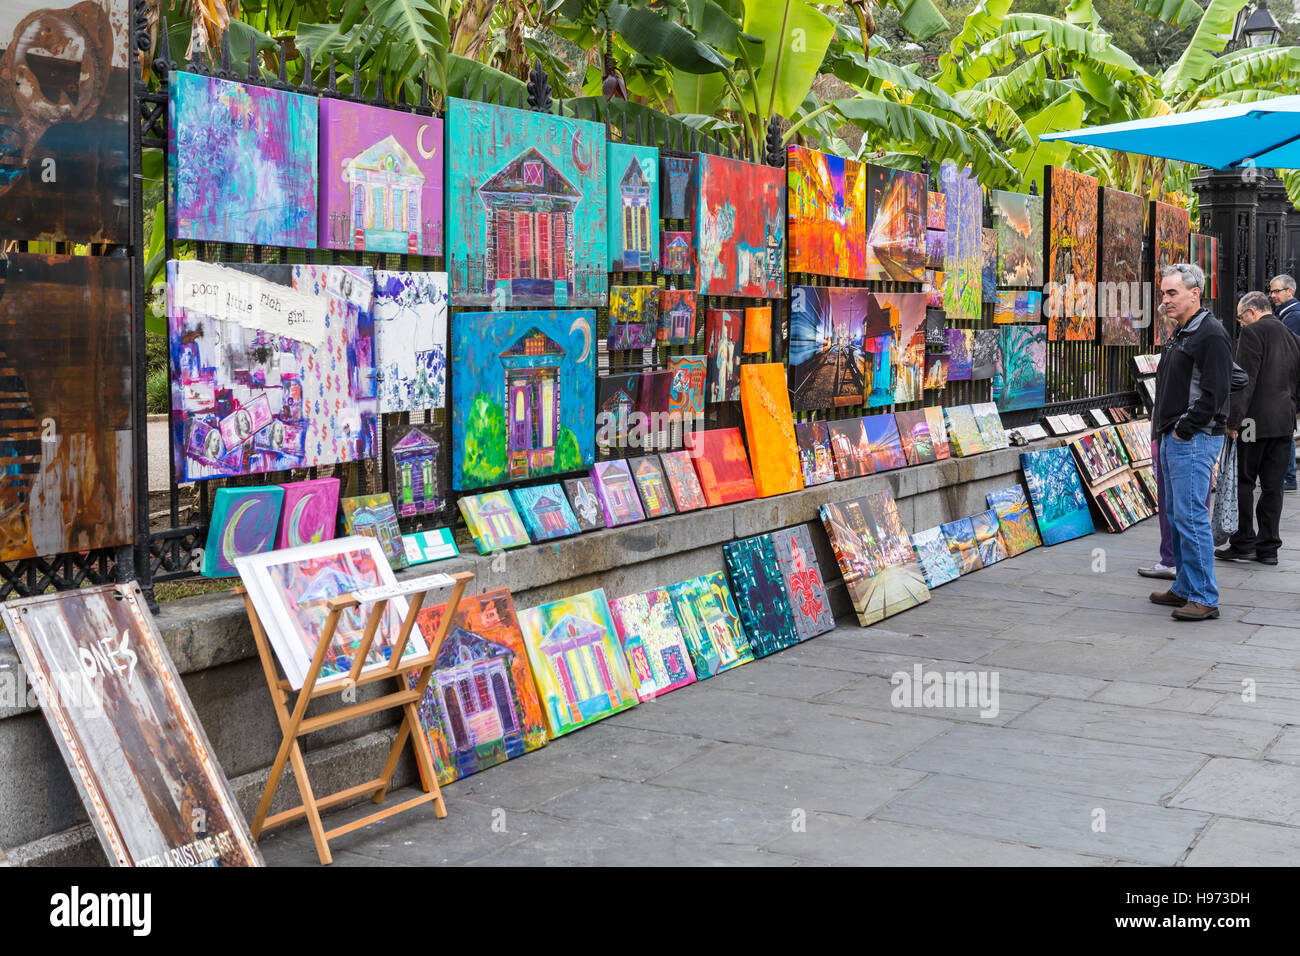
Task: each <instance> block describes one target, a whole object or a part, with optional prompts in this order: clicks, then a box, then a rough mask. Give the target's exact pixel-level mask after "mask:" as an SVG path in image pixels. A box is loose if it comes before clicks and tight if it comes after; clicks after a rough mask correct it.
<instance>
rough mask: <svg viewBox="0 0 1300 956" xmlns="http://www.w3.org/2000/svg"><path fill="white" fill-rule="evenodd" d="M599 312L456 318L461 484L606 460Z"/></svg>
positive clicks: (455, 469) (456, 463) (456, 442)
mask: <svg viewBox="0 0 1300 956" xmlns="http://www.w3.org/2000/svg"><path fill="white" fill-rule="evenodd" d="M595 328H596V314H595V312H593V311H591V310H590V309H583V310H576V311H569V312H461V313H459V314H457V315H455V316H453V318H452V357H453V358H452V361H453V363H454V374H453V377H452V400H453V403H452V415H451V433H452V455H451V484H452V487H453V488H456V489H457V490H460V489H464V488H485V487H490V486H492V485H499V484H503V483H505V482H507V481H515V480H518V479H524V478H540V477H543V476H546V475H556V474H561V473H563V472H566V471H576V470H578V469H580V468H584V467H587V466H589V465H590V464H591V463H592V462H593V461H594V460H595V457H596V449H595V421H596V348H595V342H594V341H593V338H592V337H593V335H594V334H595Z"/></svg>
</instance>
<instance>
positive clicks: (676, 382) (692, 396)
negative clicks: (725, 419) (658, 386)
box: [668, 355, 708, 421]
mask: <svg viewBox="0 0 1300 956" xmlns="http://www.w3.org/2000/svg"><path fill="white" fill-rule="evenodd" d="M668 371H669V372H671V373H672V377H671V379H670V383H671V384H670V385H669V387H668V414H669V415H670V416H672V419H673V421H684V420H693V419H699V418H702V417H703V415H704V381H705V378H706V376H707V375H708V357H707V356H704V355H670V356H668Z"/></svg>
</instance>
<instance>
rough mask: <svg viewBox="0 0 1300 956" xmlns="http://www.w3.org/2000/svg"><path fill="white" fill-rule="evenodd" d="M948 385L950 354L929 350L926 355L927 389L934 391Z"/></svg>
mask: <svg viewBox="0 0 1300 956" xmlns="http://www.w3.org/2000/svg"><path fill="white" fill-rule="evenodd" d="M947 387H948V356H947V355H941V354H939V353H937V352H927V353H926V355H925V380H924V388H925V390H926V391H933V390H935V389H941V388H947Z"/></svg>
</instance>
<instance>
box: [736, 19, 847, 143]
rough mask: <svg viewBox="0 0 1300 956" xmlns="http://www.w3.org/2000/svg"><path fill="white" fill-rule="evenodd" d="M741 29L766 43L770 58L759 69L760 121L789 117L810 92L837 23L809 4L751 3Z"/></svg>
mask: <svg viewBox="0 0 1300 956" xmlns="http://www.w3.org/2000/svg"><path fill="white" fill-rule="evenodd" d="M741 27H742V29H743V30H744V31H745V32H746V33H748V34H751V35H752V36H756V37H758V38H760V39H761V40H762V41H763V46H764V49H766V50H767V51H768V56H767V59H766V60H764V62H763V65H762V66H761V67H758V68H757V69H758V102H759V106H760V108H761V113H760V116H759V118H760V119H761V120H762V121H764V122H765V121H766V119H767V117H768V116H769V115H771V114H773V113H779V114H780V115H781V116H785V117H787V118H788V117H790V116H791V115H792V114H793V113H794V112H795V110H797V109H798V108H799V105H800V104H801V103H803V100H804V97H805V96H807V95H808V91H809V90H810V89H812V84H813V80H815V79H816V78H817V74H818V72H819V71H820V70H821V65H822V60H823V59H825V57H826V49H827V47H828V46H830V42H831V37H832V36H834V35H835V21H833V20H831V19H830V18H829V17H827V16H826V14H824V13H822V12H821V11H820V10H818V9H816V8H815V7H812V6H810V5H809V4H807V3H806V2H805V0H749V2H747V3H746V4H745V17H744V19H743V20H742V21H741Z"/></svg>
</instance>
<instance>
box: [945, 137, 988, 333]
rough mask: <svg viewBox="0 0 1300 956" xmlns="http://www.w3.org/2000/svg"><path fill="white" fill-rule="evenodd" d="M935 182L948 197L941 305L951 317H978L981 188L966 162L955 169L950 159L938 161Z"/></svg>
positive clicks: (982, 239)
mask: <svg viewBox="0 0 1300 956" xmlns="http://www.w3.org/2000/svg"><path fill="white" fill-rule="evenodd" d="M939 182H940V184H941V186H942V188H943V193H944V195H945V196H947V197H948V225H947V230H946V235H947V240H948V248H947V252H946V254H945V256H944V274H945V275H946V276H947V283H946V284H945V286H944V290H943V308H944V311H945V312H947V313H948V316H949V317H950V318H953V319H978V318H979V317H980V314H981V307H982V302H983V295H984V293H983V279H982V278H981V272H982V270H983V268H984V251H983V243H984V235H983V228H984V191H983V190H982V189H981V188H980V184H979V180H977V179H976V178H975V173H974V172H972V171H971V168H970V167H969V166H963V167H961V168H960V169H958V168H957V164H956V163H952V162H945V163H943V164H942V165H940V167H939Z"/></svg>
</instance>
